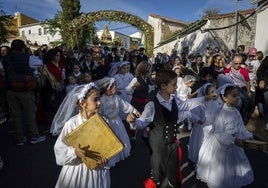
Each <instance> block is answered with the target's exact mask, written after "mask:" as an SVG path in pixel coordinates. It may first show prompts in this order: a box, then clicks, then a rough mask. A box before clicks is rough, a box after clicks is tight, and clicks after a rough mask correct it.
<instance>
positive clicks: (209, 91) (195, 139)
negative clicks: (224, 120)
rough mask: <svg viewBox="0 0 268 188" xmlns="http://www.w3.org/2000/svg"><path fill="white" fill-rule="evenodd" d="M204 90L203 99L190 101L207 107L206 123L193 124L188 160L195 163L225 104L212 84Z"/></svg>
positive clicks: (207, 85)
mask: <svg viewBox="0 0 268 188" xmlns="http://www.w3.org/2000/svg"><path fill="white" fill-rule="evenodd" d="M200 90H202V93H203V94H202V95H203V97H198V98H194V99H189V102H190V103H199V104H202V105H203V106H204V107H205V122H204V123H203V124H201V125H200V124H193V128H192V132H191V136H190V140H189V150H188V158H189V159H190V160H191V161H192V162H193V163H195V165H196V164H197V162H198V153H199V149H200V147H201V144H202V143H203V140H204V138H205V137H206V136H207V134H208V132H209V131H210V130H211V128H212V123H213V122H214V120H215V117H216V115H217V114H218V113H219V111H220V110H221V108H222V105H223V102H222V100H221V98H220V97H219V96H218V95H217V91H216V87H215V86H214V85H213V84H211V83H207V84H205V85H204V86H203V87H202V88H201V89H200Z"/></svg>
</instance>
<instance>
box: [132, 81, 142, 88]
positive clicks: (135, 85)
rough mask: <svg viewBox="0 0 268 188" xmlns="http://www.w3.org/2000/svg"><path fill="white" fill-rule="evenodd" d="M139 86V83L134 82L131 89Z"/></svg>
mask: <svg viewBox="0 0 268 188" xmlns="http://www.w3.org/2000/svg"><path fill="white" fill-rule="evenodd" d="M140 85H141V84H140V83H139V82H136V83H135V84H134V85H133V87H134V88H136V87H139V86H140Z"/></svg>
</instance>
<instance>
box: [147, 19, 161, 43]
mask: <svg viewBox="0 0 268 188" xmlns="http://www.w3.org/2000/svg"><path fill="white" fill-rule="evenodd" d="M148 23H149V24H150V25H151V26H153V28H154V47H156V46H157V44H158V43H159V42H160V41H161V37H162V30H161V20H160V19H158V18H153V17H151V16H149V17H148Z"/></svg>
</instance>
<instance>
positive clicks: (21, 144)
mask: <svg viewBox="0 0 268 188" xmlns="http://www.w3.org/2000/svg"><path fill="white" fill-rule="evenodd" d="M26 141H27V138H26V137H25V136H24V137H22V138H21V139H19V140H18V141H17V146H23V145H24V143H25V142H26Z"/></svg>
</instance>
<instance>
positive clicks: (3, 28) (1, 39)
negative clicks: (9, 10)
mask: <svg viewBox="0 0 268 188" xmlns="http://www.w3.org/2000/svg"><path fill="white" fill-rule="evenodd" d="M13 25H14V24H13V23H12V16H10V15H7V14H6V13H5V12H4V11H3V10H2V6H1V2H0V44H3V43H5V42H8V40H7V38H8V36H9V35H15V34H16V31H12V30H9V29H8V28H10V27H12V26H13Z"/></svg>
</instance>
